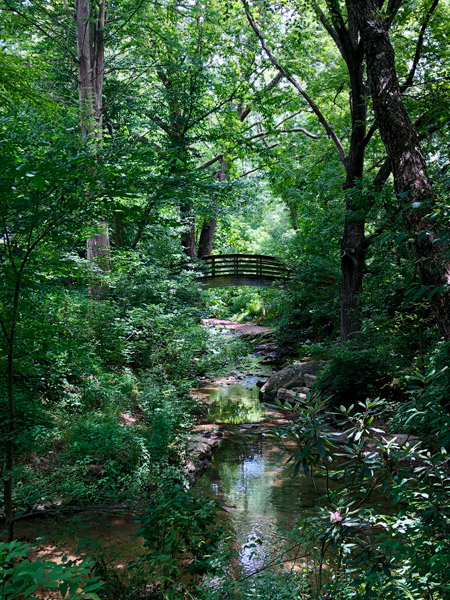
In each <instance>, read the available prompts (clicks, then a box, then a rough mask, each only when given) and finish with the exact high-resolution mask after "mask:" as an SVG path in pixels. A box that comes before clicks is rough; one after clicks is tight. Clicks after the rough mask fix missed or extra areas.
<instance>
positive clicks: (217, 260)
mask: <svg viewBox="0 0 450 600" xmlns="http://www.w3.org/2000/svg"><path fill="white" fill-rule="evenodd" d="M202 262H203V265H202V266H203V269H202V270H203V274H202V275H200V276H199V277H197V281H199V282H200V283H201V284H202V285H203V287H206V288H215V287H232V286H244V285H249V286H257V287H282V286H283V284H285V283H286V281H288V280H289V279H290V276H291V274H290V271H289V269H287V268H286V266H285V265H284V264H283V263H282V262H281V260H280V259H278V258H275V257H274V256H263V255H261V254H212V255H211V256H205V257H204V258H202Z"/></svg>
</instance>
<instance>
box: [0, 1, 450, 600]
mask: <svg viewBox="0 0 450 600" xmlns="http://www.w3.org/2000/svg"><path fill="white" fill-rule="evenodd" d="M449 23H450V7H449V4H448V2H447V1H445V0H427V1H425V0H423V1H422V0H412V1H408V2H406V1H402V0H398V1H395V0H389V1H388V0H386V1H384V2H383V1H381V2H375V1H374V0H346V1H345V2H344V1H336V2H334V1H333V2H332V1H328V0H327V1H325V0H324V1H322V0H317V1H316V0H310V1H309V0H308V1H306V2H299V1H297V0H283V1H280V2H273V1H265V0H261V1H259V0H258V1H252V2H250V1H247V0H224V1H216V0H209V1H208V2H201V1H198V0H192V1H189V2H177V1H173V0H161V1H158V2H153V1H144V2H142V1H137V0H117V1H114V2H109V3H108V2H105V1H104V0H85V1H78V0H77V1H76V2H66V1H65V0H64V1H59V0H57V1H55V2H51V3H48V2H40V1H35V0H26V1H21V0H0V73H1V79H0V173H1V177H0V370H1V377H0V432H1V436H0V457H1V460H0V473H1V480H2V486H1V491H0V494H1V498H2V502H1V506H2V509H1V515H0V516H1V518H2V525H1V529H2V530H3V533H2V541H1V542H0V582H1V585H0V596H1V598H2V599H5V600H12V599H13V598H17V599H22V598H41V597H58V598H66V597H70V598H80V599H81V598H86V599H88V598H92V599H95V598H100V599H101V600H113V599H114V600H121V599H123V600H131V599H137V598H149V599H150V598H155V599H157V598H161V599H164V598H168V599H184V598H186V599H187V598H199V599H204V600H213V599H217V600H219V598H230V599H231V598H249V597H252V598H264V599H267V600H269V599H273V600H275V599H283V598H299V599H302V600H319V599H321V600H325V599H327V600H331V599H333V600H337V599H339V600H350V599H358V600H359V599H361V600H363V599H364V600H365V599H369V598H374V597H379V598H383V599H386V600H391V599H392V600H401V599H403V598H410V599H415V600H421V599H423V600H444V599H447V598H450V580H449V576H448V568H447V564H448V557H449V555H450V547H449V544H450V542H449V527H448V520H449V501H450V479H449V470H448V467H449V465H448V460H449V459H448V450H449V444H450V417H449V405H450V369H448V366H449V353H450V345H449V344H450V289H449V278H450V267H449V264H450V262H449V261H450V256H449V247H450V246H449V239H450V238H449V233H450V232H449V225H448V210H449V188H450V180H449V176H450V169H449V164H450V146H449V135H448V131H449V120H448V115H449V108H450V87H449V86H450V82H449V75H448V64H449V59H450V56H449V52H450V51H449V47H450V45H449ZM210 254H247V255H248V254H251V255H269V256H276V257H278V258H279V259H280V260H281V261H283V263H284V264H285V265H286V266H287V267H288V268H289V269H290V276H289V278H288V280H286V281H284V282H282V285H281V286H273V287H269V288H258V287H230V288H220V287H217V288H213V289H205V287H204V286H203V285H202V284H201V283H200V282H199V280H198V277H199V276H201V274H202V259H203V258H204V257H205V256H208V255H210ZM207 317H216V318H219V319H232V320H239V321H241V322H247V321H251V320H252V321H257V322H258V323H260V324H264V325H268V326H270V327H272V328H273V331H274V336H275V339H276V345H277V352H276V364H275V366H274V368H278V367H281V366H283V365H285V364H290V363H292V362H294V361H300V360H302V361H304V360H309V359H314V360H319V361H322V362H323V366H322V369H321V370H320V371H319V372H318V375H317V381H316V383H315V384H314V387H313V389H312V391H311V393H309V394H308V395H307V397H306V398H304V397H303V396H298V403H297V404H296V405H295V406H292V404H289V405H285V406H281V405H280V403H277V410H280V411H284V412H285V413H286V414H287V416H288V420H289V423H288V425H286V426H285V427H284V429H280V430H279V431H278V432H277V434H276V435H275V436H274V440H276V441H274V443H280V455H281V452H282V449H281V448H282V447H283V440H285V439H287V438H289V439H290V440H295V442H296V444H297V445H296V449H295V450H292V449H291V451H290V453H289V454H288V455H284V458H285V459H289V464H291V465H292V472H291V476H295V477H312V478H313V480H314V481H319V484H318V485H317V498H316V505H317V507H316V508H317V510H315V511H314V513H311V511H308V512H306V513H302V514H299V520H298V522H297V523H296V525H295V526H294V527H293V528H292V530H291V531H289V532H282V531H280V540H282V539H283V540H284V544H285V545H284V546H283V548H282V549H280V547H279V545H277V548H276V549H274V553H273V555H272V556H271V558H270V559H268V562H267V565H265V566H264V568H262V569H260V570H258V572H257V573H254V574H250V575H248V574H247V575H245V576H244V575H242V573H241V574H239V573H238V568H237V567H236V565H237V564H238V563H239V558H238V557H237V554H239V550H237V549H236V547H235V544H234V543H233V539H232V532H230V530H229V528H228V529H227V526H226V523H225V524H224V522H223V518H221V517H220V515H219V513H220V511H221V506H220V504H218V503H217V502H216V501H215V500H211V499H209V498H205V497H203V496H201V495H199V494H197V493H196V492H195V490H194V489H193V487H192V482H191V481H190V480H189V478H188V477H187V475H186V462H187V460H188V459H189V458H190V456H189V452H190V450H189V446H188V443H189V440H190V438H191V437H192V433H191V431H192V428H193V426H194V424H195V423H196V419H198V417H199V415H201V414H202V407H201V403H200V402H199V401H198V400H197V399H195V398H193V397H192V396H191V395H190V390H191V389H192V388H193V387H194V386H198V385H199V382H200V381H203V378H206V377H212V376H214V375H216V376H217V375H226V374H228V373H230V372H231V371H232V370H235V369H238V368H239V366H238V365H239V361H241V360H242V359H244V358H245V357H246V356H247V355H248V353H249V352H250V348H249V346H248V344H247V343H246V342H244V341H242V339H239V338H238V337H233V336H227V335H223V334H221V335H219V334H218V333H217V332H216V331H215V330H212V329H208V328H205V327H204V326H203V325H202V319H205V318H207ZM289 447H290V448H291V446H289ZM218 452H220V448H219V450H218ZM324 485H325V487H324ZM100 507H102V510H105V511H107V512H108V511H114V510H115V511H122V512H124V511H125V512H127V513H132V514H133V515H135V516H136V517H137V518H138V524H137V526H136V531H137V530H138V529H139V532H140V533H139V535H140V536H141V537H140V538H139V539H140V540H143V542H142V541H141V542H139V543H138V542H136V548H138V547H139V549H137V550H135V553H134V554H135V555H134V556H133V558H132V559H131V560H128V559H127V561H124V560H122V558H120V551H119V552H118V554H117V555H116V556H115V555H114V552H113V553H112V555H111V549H105V548H104V547H102V546H101V544H99V545H97V546H96V547H94V546H95V544H93V542H92V539H90V540H89V539H88V536H87V535H86V536H84V534H83V535H82V534H81V533H80V534H79V536H78V538H77V542H79V549H78V550H77V551H76V550H75V549H74V556H73V557H67V556H64V558H63V559H61V560H59V561H57V560H56V559H55V553H53V555H51V556H50V558H49V557H48V556H45V553H43V549H45V548H46V547H48V545H49V544H48V543H47V546H46V541H45V539H43V540H40V542H39V540H36V539H34V538H33V536H26V535H22V536H20V534H18V533H17V532H18V531H19V524H20V523H22V522H24V521H26V520H27V521H28V520H33V519H34V518H36V515H43V514H48V515H52V516H55V515H62V516H63V517H62V518H64V519H65V518H66V517H67V518H69V516H70V515H73V514H75V513H77V511H81V512H80V514H81V515H83V514H84V513H83V512H82V511H85V510H86V509H94V510H97V509H100ZM81 518H82V517H81ZM50 522H51V520H49V523H50ZM80 530H81V529H80ZM48 533H51V532H50V531H49V532H48ZM131 537H132V534H131V533H130V538H131ZM17 538H20V539H17ZM136 539H138V538H136ZM133 540H134V541H133V543H134V542H135V541H136V540H135V538H133ZM255 543H259V542H258V541H257V542H255ZM280 543H281V542H280ZM63 546H64V544H63V543H62V544H61V554H64V552H65V551H64V548H63ZM57 550H58V548H57ZM294 550H295V551H294ZM249 551H251V549H250V550H249ZM80 561H82V562H80ZM45 590H46V591H45Z"/></svg>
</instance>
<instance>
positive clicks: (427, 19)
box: [400, 0, 439, 94]
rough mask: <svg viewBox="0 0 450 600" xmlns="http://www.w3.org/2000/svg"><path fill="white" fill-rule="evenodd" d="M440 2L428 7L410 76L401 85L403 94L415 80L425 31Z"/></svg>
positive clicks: (435, 0) (437, 0) (435, 1)
mask: <svg viewBox="0 0 450 600" xmlns="http://www.w3.org/2000/svg"><path fill="white" fill-rule="evenodd" d="M438 4H439V0H433V2H432V4H431V6H430V8H429V9H428V12H427V14H426V15H425V19H424V21H423V23H422V27H421V28H420V32H419V37H418V39H417V45H416V51H415V53H414V59H413V63H412V65H411V69H410V71H409V73H408V77H407V78H406V80H405V82H404V83H403V84H402V85H401V86H400V91H401V93H402V94H403V93H404V92H405V91H406V90H407V89H408V88H409V87H410V86H411V85H412V83H413V81H414V76H415V74H416V69H417V65H418V64H419V61H420V59H421V52H422V48H423V42H424V38H425V32H426V30H427V27H428V25H429V23H430V20H431V17H432V15H433V13H434V11H435V9H436V7H437V5H438Z"/></svg>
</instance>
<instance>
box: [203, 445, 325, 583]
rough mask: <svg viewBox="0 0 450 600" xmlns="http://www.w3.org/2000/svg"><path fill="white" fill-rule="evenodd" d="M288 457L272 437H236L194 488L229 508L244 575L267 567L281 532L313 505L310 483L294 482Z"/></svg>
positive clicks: (278, 543) (220, 450)
mask: <svg viewBox="0 0 450 600" xmlns="http://www.w3.org/2000/svg"><path fill="white" fill-rule="evenodd" d="M286 458H287V454H286V453H283V451H282V450H281V449H280V448H278V446H277V445H276V444H275V443H274V440H273V438H269V437H265V436H263V435H259V436H256V435H251V434H249V433H235V434H233V435H232V436H230V438H228V439H226V440H224V441H223V442H222V444H221V447H220V449H219V452H218V453H217V454H216V455H215V457H214V459H213V463H212V465H211V468H210V469H209V470H208V471H207V472H206V474H205V475H204V476H203V478H202V479H201V480H200V481H199V482H198V483H197V488H198V489H199V490H200V491H201V492H202V493H204V494H206V495H209V496H216V497H218V498H219V499H220V501H221V502H222V503H223V504H224V505H225V506H227V507H229V509H230V510H228V511H227V521H228V524H229V527H230V529H231V531H232V533H233V535H234V539H235V544H236V547H237V550H238V553H239V560H240V565H241V569H242V571H243V573H244V574H248V573H251V572H253V571H255V570H257V569H259V568H261V567H262V566H263V565H264V564H266V563H267V562H268V561H269V560H270V559H271V557H272V556H273V554H274V552H276V551H277V547H278V546H279V545H280V543H281V542H282V540H283V533H282V529H285V530H286V531H289V530H290V529H292V527H293V525H294V522H295V520H296V519H297V518H298V517H299V515H300V513H301V511H305V510H310V509H311V507H312V506H313V505H314V501H315V497H316V496H315V492H314V487H313V483H312V481H311V480H310V479H308V478H306V477H304V476H297V477H295V478H293V477H292V474H291V472H290V469H289V468H288V466H287V465H286ZM280 525H281V529H280Z"/></svg>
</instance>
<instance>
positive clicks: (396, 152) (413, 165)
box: [348, 0, 450, 340]
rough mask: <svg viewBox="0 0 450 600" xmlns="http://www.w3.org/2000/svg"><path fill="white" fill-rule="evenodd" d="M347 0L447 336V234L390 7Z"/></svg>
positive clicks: (415, 246)
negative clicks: (399, 64)
mask: <svg viewBox="0 0 450 600" xmlns="http://www.w3.org/2000/svg"><path fill="white" fill-rule="evenodd" d="M348 2H349V5H350V6H351V8H352V10H353V11H354V14H355V15H356V18H357V22H358V25H359V29H360V32H361V37H362V40H364V48H365V53H366V57H367V75H368V80H369V85H370V91H371V96H372V102H373V108H374V112H375V116H376V119H377V124H378V127H379V129H380V135H381V138H382V140H383V143H384V145H385V147H386V151H387V154H388V156H389V160H390V163H391V165H392V171H393V175H394V186H395V191H396V193H397V196H398V198H399V203H400V207H401V209H402V214H403V221H404V224H405V229H406V231H407V232H408V234H410V235H411V248H412V251H413V254H414V258H415V259H416V264H417V268H418V271H419V273H420V277H421V281H422V284H423V285H424V286H426V287H427V288H428V289H429V291H430V292H431V293H430V294H429V298H430V304H431V308H432V310H433V313H434V316H435V318H436V321H437V323H438V326H439V328H440V330H441V332H442V334H443V336H444V337H445V339H446V340H450V263H449V243H448V234H447V233H446V232H445V231H444V230H443V228H442V227H439V226H436V225H435V224H434V223H433V220H432V218H431V216H432V213H433V207H434V206H435V203H436V200H437V199H436V197H435V195H434V193H433V188H432V184H431V181H430V178H429V177H428V175H427V167H426V161H425V158H424V155H423V152H422V150H421V147H420V140H419V136H418V134H417V131H416V130H415V128H414V126H413V124H412V122H411V119H410V117H409V115H408V113H407V111H406V109H405V105H404V102H403V98H402V90H401V85H400V83H399V80H398V76H397V69H396V64H395V53H394V49H393V47H392V43H391V41H390V38H389V33H388V32H389V24H390V21H391V11H390V10H389V6H388V8H387V11H386V12H383V11H382V8H381V7H380V4H379V2H376V1H375V0H348ZM389 4H391V3H389ZM433 4H437V2H434V3H433Z"/></svg>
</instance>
